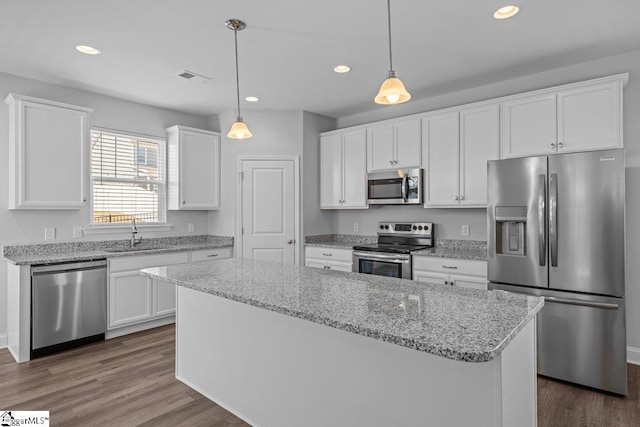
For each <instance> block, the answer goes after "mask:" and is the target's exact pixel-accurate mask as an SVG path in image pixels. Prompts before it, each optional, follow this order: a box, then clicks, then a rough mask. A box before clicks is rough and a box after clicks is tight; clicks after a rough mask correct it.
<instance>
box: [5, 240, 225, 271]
mask: <svg viewBox="0 0 640 427" xmlns="http://www.w3.org/2000/svg"><path fill="white" fill-rule="evenodd" d="M130 246H131V241H130V240H100V241H92V242H69V243H49V244H35V245H14V246H4V247H3V248H2V252H3V256H4V258H5V259H6V260H7V261H9V262H10V263H12V264H16V265H36V264H55V263H59V262H74V261H87V260H93V259H107V258H116V257H125V256H137V255H153V254H162V253H170V252H184V251H197V250H203V249H214V248H221V247H229V246H231V247H232V246H233V237H226V236H208V235H199V236H178V237H160V238H146V239H143V240H142V242H141V243H139V244H137V245H136V247H135V250H128V249H129V248H130Z"/></svg>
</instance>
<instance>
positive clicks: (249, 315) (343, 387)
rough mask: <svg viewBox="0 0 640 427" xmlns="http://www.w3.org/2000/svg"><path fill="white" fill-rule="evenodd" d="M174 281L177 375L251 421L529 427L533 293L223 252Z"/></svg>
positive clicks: (164, 272)
mask: <svg viewBox="0 0 640 427" xmlns="http://www.w3.org/2000/svg"><path fill="white" fill-rule="evenodd" d="M142 271H143V274H147V275H148V276H150V277H152V278H154V279H159V280H163V281H166V282H169V283H174V284H176V285H178V287H177V327H176V335H177V336H176V377H177V378H178V379H179V380H180V381H182V382H184V383H185V384H187V385H189V386H190V387H192V388H193V389H195V390H197V391H198V392H200V393H202V394H203V395H205V396H206V397H208V398H209V399H211V400H213V401H214V402H216V403H218V404H219V405H220V406H222V407H224V408H226V409H228V410H229V411H231V412H232V413H234V414H236V415H237V416H239V417H240V418H242V419H244V420H246V421H247V422H249V423H250V424H252V425H259V426H289V425H290V426H300V425H305V426H316V425H317V426H325V425H331V426H338V425H345V426H355V425H363V426H364V425H366V426H376V425H380V426H389V425H394V426H402V425H407V426H410V425H411V426H413V425H439V426H441V425H487V426H500V425H504V426H511V425H518V426H527V425H530V426H533V425H535V424H536V354H535V314H536V313H537V312H538V311H539V310H540V308H541V307H542V305H543V303H544V302H543V300H542V299H540V298H533V297H524V296H519V295H511V294H506V293H502V292H488V291H479V290H473V289H456V288H451V287H442V286H439V285H431V284H425V283H418V282H412V281H409V280H401V279H392V278H383V277H379V276H369V275H362V274H357V273H344V272H337V271H329V270H321V269H314V268H308V267H302V266H294V265H282V264H276V263H270V262H264V261H254V260H247V259H245V260H243V259H228V260H220V261H209V262H200V263H193V264H190V265H175V266H168V267H157V268H150V269H145V270H142Z"/></svg>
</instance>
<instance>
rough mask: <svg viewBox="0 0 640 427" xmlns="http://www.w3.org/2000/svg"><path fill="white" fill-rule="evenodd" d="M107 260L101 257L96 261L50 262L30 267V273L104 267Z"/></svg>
mask: <svg viewBox="0 0 640 427" xmlns="http://www.w3.org/2000/svg"><path fill="white" fill-rule="evenodd" d="M106 267H107V260H106V259H102V260H98V261H86V262H67V263H64V264H50V265H39V266H34V267H31V275H32V276H33V275H37V274H46V273H58V272H63V271H75V270H87V269H93V268H106Z"/></svg>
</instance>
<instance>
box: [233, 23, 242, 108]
mask: <svg viewBox="0 0 640 427" xmlns="http://www.w3.org/2000/svg"><path fill="white" fill-rule="evenodd" d="M233 37H234V39H235V44H236V99H237V100H238V117H241V116H240V77H239V72H238V24H235V25H234V27H233Z"/></svg>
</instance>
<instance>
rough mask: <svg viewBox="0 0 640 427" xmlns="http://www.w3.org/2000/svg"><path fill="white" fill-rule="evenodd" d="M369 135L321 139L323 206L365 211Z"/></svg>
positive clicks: (336, 135) (353, 133)
mask: <svg viewBox="0 0 640 427" xmlns="http://www.w3.org/2000/svg"><path fill="white" fill-rule="evenodd" d="M366 148H367V142H366V132H365V130H364V129H362V130H354V131H350V132H344V133H333V132H332V133H331V134H326V135H322V136H321V138H320V207H321V208H322V209H365V208H367V207H368V205H367V193H366V177H367V173H366Z"/></svg>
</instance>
